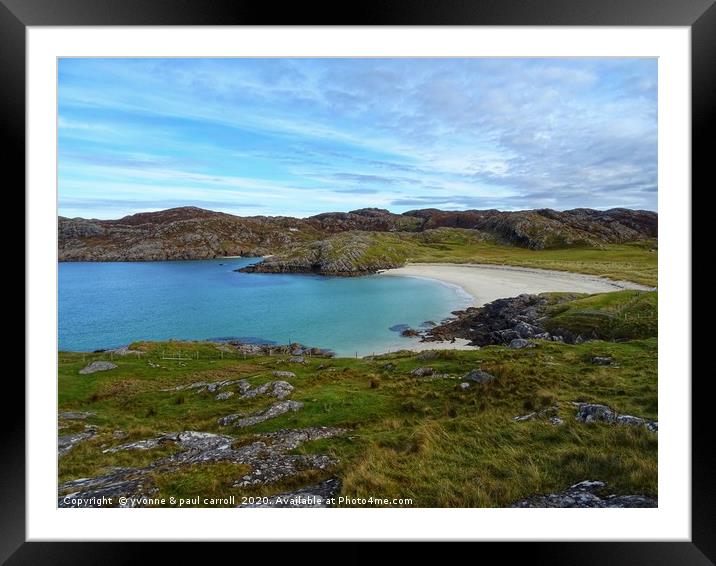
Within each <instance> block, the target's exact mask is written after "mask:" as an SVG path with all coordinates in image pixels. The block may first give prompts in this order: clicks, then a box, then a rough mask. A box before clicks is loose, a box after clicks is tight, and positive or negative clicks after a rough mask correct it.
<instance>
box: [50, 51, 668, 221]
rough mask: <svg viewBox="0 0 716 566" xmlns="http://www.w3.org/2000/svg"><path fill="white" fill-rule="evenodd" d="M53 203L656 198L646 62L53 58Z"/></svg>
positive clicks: (149, 205)
mask: <svg viewBox="0 0 716 566" xmlns="http://www.w3.org/2000/svg"><path fill="white" fill-rule="evenodd" d="M58 80H59V88H58V191H59V213H60V214H61V215H62V216H69V217H77V216H80V217H84V218H120V217H122V216H125V215H128V214H134V213H137V212H148V211H154V210H163V209H166V208H171V207H175V206H199V207H202V208H208V209H211V210H217V211H222V212H228V213H232V214H237V215H241V216H248V215H271V216H274V215H288V216H298V217H305V216H310V215H313V214H318V213H320V212H327V211H349V210H354V209H357V208H364V207H379V208H387V209H389V210H391V211H393V212H405V211H407V210H413V209H418V208H440V209H444V210H467V209H491V208H497V209H500V210H524V209H532V208H553V209H556V210H566V209H570V208H577V207H590V208H597V209H608V208H614V207H624V208H639V209H647V210H656V208H657V60H656V59H635V58H610V59H594V58H589V59H582V58H557V59H534V58H532V59H530V58H522V59H514V58H489V59H452V58H449V59H202V58H198V59H101V58H99V59H98V58H93V59H86V58H79V59H73V58H70V59H67V58H65V59H60V61H59V69H58Z"/></svg>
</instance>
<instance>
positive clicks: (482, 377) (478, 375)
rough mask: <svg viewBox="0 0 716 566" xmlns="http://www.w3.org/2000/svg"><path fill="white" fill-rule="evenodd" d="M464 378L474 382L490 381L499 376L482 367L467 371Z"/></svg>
mask: <svg viewBox="0 0 716 566" xmlns="http://www.w3.org/2000/svg"><path fill="white" fill-rule="evenodd" d="M462 379H463V380H464V381H472V382H473V383H490V382H491V381H494V380H495V379H497V378H496V377H495V376H494V375H492V374H491V373H487V372H486V371H482V370H481V369H472V370H470V371H469V372H467V373H466V374H465V375H464V376H463V378H462Z"/></svg>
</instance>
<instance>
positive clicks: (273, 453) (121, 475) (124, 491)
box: [58, 427, 345, 507]
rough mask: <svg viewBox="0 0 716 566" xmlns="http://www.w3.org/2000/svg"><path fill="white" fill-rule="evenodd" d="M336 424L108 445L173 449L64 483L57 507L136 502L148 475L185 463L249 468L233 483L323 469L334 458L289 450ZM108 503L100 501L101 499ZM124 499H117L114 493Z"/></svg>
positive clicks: (329, 433) (331, 431)
mask: <svg viewBox="0 0 716 566" xmlns="http://www.w3.org/2000/svg"><path fill="white" fill-rule="evenodd" d="M344 432H345V431H344V430H343V429H339V428H329V427H313V428H305V429H289V430H281V431H278V432H273V433H268V434H259V435H255V436H254V439H253V441H251V442H248V443H242V444H240V445H237V443H236V439H235V438H233V437H231V436H224V435H220V434H212V433H208V432H197V431H183V432H178V433H171V434H165V435H162V436H159V437H156V438H150V439H145V440H141V441H138V442H133V443H129V444H124V445H120V446H116V447H113V448H111V449H108V450H107V451H108V452H119V451H122V450H150V449H152V448H156V447H158V446H164V445H171V446H174V447H176V449H177V451H176V452H175V453H173V454H171V455H169V456H165V457H163V458H160V459H158V460H156V461H154V462H152V463H151V464H150V465H148V466H145V467H143V468H119V469H114V470H112V471H111V472H109V473H108V474H105V475H101V476H97V477H93V478H82V479H78V480H73V481H69V482H65V483H63V484H62V485H60V486H59V493H60V497H59V500H58V505H59V506H60V507H97V506H124V507H134V506H142V498H146V497H150V496H151V495H152V494H154V493H156V491H157V488H156V486H155V484H154V480H153V476H155V475H156V474H167V473H172V472H176V471H179V470H182V469H184V468H186V467H188V466H191V465H195V464H201V463H212V462H229V463H235V464H243V465H247V466H249V467H250V470H251V471H250V472H249V473H248V474H243V475H242V476H241V477H237V479H236V482H235V483H234V485H235V486H237V487H240V486H247V485H265V484H271V483H274V482H276V481H279V480H281V479H283V478H286V477H290V476H293V475H296V474H298V473H300V472H301V471H304V470H310V469H318V470H328V469H329V468H330V467H333V466H335V465H336V464H337V463H338V462H337V461H336V460H334V459H332V458H330V457H328V456H325V455H322V454H306V455H304V454H290V453H289V452H291V451H292V450H295V449H296V448H298V447H299V446H300V445H301V444H303V443H305V442H309V441H312V440H319V439H322V438H331V437H334V436H338V435H341V434H343V433H344ZM103 497H106V498H109V502H106V503H105V502H101V503H100V501H101V498H103ZM120 497H122V498H127V500H125V501H122V500H120V499H119V498H120Z"/></svg>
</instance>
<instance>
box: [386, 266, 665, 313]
mask: <svg viewBox="0 0 716 566" xmlns="http://www.w3.org/2000/svg"><path fill="white" fill-rule="evenodd" d="M380 275H382V276H388V277H391V276H392V277H395V276H399V277H422V278H425V279H435V280H437V281H441V282H443V283H448V284H451V285H457V286H459V287H460V288H462V289H463V290H464V291H465V292H466V293H467V294H469V295H470V296H471V297H472V299H473V305H474V306H478V307H479V306H481V305H484V304H485V303H489V302H491V301H494V300H495V299H502V298H505V297H515V296H517V295H521V294H522V293H547V292H551V291H566V292H575V293H605V292H609V291H620V290H622V289H642V290H651V289H652V287H646V286H644V285H639V284H637V283H631V282H629V281H612V280H611V279H605V278H603V277H597V276H594V275H582V274H580V273H569V272H566V271H550V270H547V269H532V268H528V267H512V266H503V265H483V264H457V263H412V264H408V265H406V266H405V267H399V268H397V269H391V270H389V271H383V272H382V273H381V274H380Z"/></svg>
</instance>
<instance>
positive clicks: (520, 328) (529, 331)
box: [512, 322, 535, 338]
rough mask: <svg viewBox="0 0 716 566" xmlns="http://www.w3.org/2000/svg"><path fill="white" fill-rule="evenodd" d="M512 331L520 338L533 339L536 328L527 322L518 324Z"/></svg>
mask: <svg viewBox="0 0 716 566" xmlns="http://www.w3.org/2000/svg"><path fill="white" fill-rule="evenodd" d="M512 330H514V331H515V332H517V334H519V336H520V338H532V337H534V335H535V327H534V326H532V325H531V324H528V323H526V322H519V323H517V324H516V325H515V326H514V327H513V328H512Z"/></svg>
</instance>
